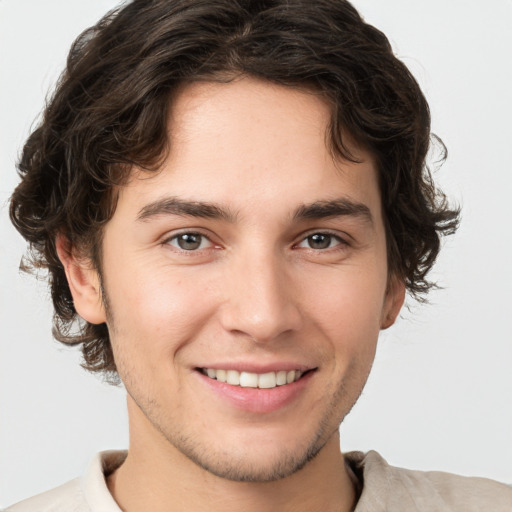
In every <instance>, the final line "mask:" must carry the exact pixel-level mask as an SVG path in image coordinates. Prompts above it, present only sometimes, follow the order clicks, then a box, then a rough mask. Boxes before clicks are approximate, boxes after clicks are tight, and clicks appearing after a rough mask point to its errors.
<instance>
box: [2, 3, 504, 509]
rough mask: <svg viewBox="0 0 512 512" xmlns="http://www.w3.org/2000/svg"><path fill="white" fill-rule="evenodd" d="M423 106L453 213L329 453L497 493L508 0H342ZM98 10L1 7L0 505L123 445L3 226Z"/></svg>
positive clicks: (120, 430) (116, 406)
mask: <svg viewBox="0 0 512 512" xmlns="http://www.w3.org/2000/svg"><path fill="white" fill-rule="evenodd" d="M354 3H355V5H356V7H358V8H359V9H360V11H361V12H362V14H363V15H364V16H365V17H366V19H367V20H368V21H369V22H371V23H373V24H375V25H376V26H377V27H379V28H381V29H382V30H383V31H384V32H385V33H386V34H387V35H388V36H389V38H390V40H391V42H392V44H393V46H394V48H395V50H396V52H397V53H398V55H399V56H400V57H401V58H402V59H403V60H404V61H405V62H406V64H407V65H408V66H409V67H410V68H411V69H412V71H413V73H414V74H415V76H416V77H417V79H418V80H419V82H420V83H421V85H422V87H423V88H424V90H425V92H426V94H427V97H428V99H429V101H430V104H431V108H432V117H433V128H434V131H435V132H436V133H438V134H439V135H440V136H441V137H442V138H443V139H444V140H445V142H446V144H447V146H448V148H449V159H448V162H447V163H446V164H445V165H444V166H443V167H442V169H441V171H440V172H439V173H438V175H437V177H438V180H439V181H440V183H441V184H442V185H443V186H444V187H445V188H446V190H447V191H448V192H449V194H450V195H451V197H452V198H454V199H455V200H457V201H459V202H460V203H461V204H462V206H463V224H462V226H461V229H460V232H459V233H458V235H457V236H456V237H455V238H454V239H453V240H449V241H448V242H447V243H446V244H445V247H444V253H443V254H442V257H441V258H440V260H439V264H438V266H437V270H436V277H437V278H438V279H439V281H440V283H441V284H442V285H444V287H445V289H444V290H443V291H439V292H436V293H434V294H432V297H431V300H432V305H430V306H415V305H413V306H412V311H411V312H407V311H405V312H404V313H403V314H402V317H401V319H400V320H399V322H398V325H396V326H395V327H393V328H392V329H390V330H389V331H387V332H386V333H384V334H383V336H382V338H381V342H380V348H379V352H378V356H377V360H376V363H375V366H374V371H373V374H372V376H371V378H370V381H369V383H368V385H367V387H366V390H365V392H364V394H363V397H362V399H361V401H360V403H359V404H358V405H357V406H356V407H355V409H354V411H353V412H352V414H351V415H350V416H349V418H348V419H347V420H346V422H345V423H344V425H343V426H342V448H343V450H345V451H347V450H352V449H361V450H368V449H377V450H379V451H380V452H381V453H382V454H383V455H384V456H385V457H386V458H387V459H388V460H389V461H390V462H391V463H393V464H396V465H401V466H406V467H412V468H418V469H434V468H435V469H441V470H446V471H452V472H457V473H462V474H467V475H473V474H475V475H482V476H487V477H491V478H495V479H499V480H502V481H507V482H509V483H512V315H511V313H512V258H511V252H512V229H511V227H510V224H511V221H512V201H510V197H511V195H512V169H511V162H512V131H511V118H512V108H511V99H510V88H511V83H512V72H511V64H510V62H511V55H510V50H511V48H512V31H511V30H510V27H511V26H512V1H511V0H490V1H489V2H486V3H483V2H481V1H476V0H450V1H447V0H430V1H428V2H425V1H419V0H386V1H385V2H384V1H382V0H356V1H355V2H354ZM115 5H116V2H115V1H113V0H94V1H91V2H84V1H83V0H60V1H59V0H45V1H40V0H0V73H1V74H0V102H1V104H0V105H1V116H0V130H1V131H0V215H1V217H0V230H1V231H0V244H1V253H0V257H1V265H0V272H1V274H0V326H1V327H0V336H1V338H0V507H2V506H6V505H7V504H10V503H11V502H13V501H17V500H19V499H21V498H23V497H26V496H28V495H32V494H34V493H37V492H40V491H42V490H44V489H46V488H49V487H52V486H55V485H57V484H59V483H61V482H63V481H65V480H67V479H70V478H72V477H74V476H76V475H79V474H81V473H82V471H83V469H84V467H85V465H86V463H87V461H88V459H89V458H90V456H91V455H92V454H93V453H94V452H96V451H98V450H102V449H107V448H122V447H125V446H126V444H127V429H126V412H125V404H124V394H123V390H122V389H115V388H112V387H109V386H107V385H104V384H102V383H101V382H99V381H98V379H97V378H95V377H93V376H91V375H88V374H86V373H85V372H84V371H83V370H81V369H80V367H79V357H78V354H77V352H76V351H74V350H73V349H66V348H65V347H61V346H60V345H59V344H57V343H56V342H55V341H53V340H52V337H51V334H50V328H51V313H52V311H51V307H50V304H49V301H48V293H47V290H46V286H45V285H44V283H37V282H36V280H35V279H33V278H31V277H30V276H20V275H19V273H18V270H17V269H18V264H19V259H20V256H21V255H22V253H23V251H24V247H25V245H24V242H23V241H22V239H21V237H20V236H19V235H18V234H17V233H16V232H15V231H14V229H13V228H12V227H11V226H10V224H9V221H8V219H7V208H6V204H7V199H8V197H9V195H10V193H11V191H12V189H13V188H14V186H15V184H16V182H17V177H16V173H15V168H14V161H15V159H16V155H17V153H18V151H19V149H20V147H21V144H22V141H23V140H24V138H25V137H26V136H27V134H28V131H29V129H30V126H31V123H32V122H33V120H34V119H35V117H36V115H37V113H38V112H39V111H40V109H41V107H42V104H43V100H44V97H45V94H46V93H47V90H48V89H49V87H50V86H51V85H52V84H53V83H54V81H55V79H56V77H57V76H58V73H59V71H60V70H61V68H62V67H63V64H64V60H65V56H66V53H67V49H68V48H69V45H70V44H71V42H72V40H73V39H74V37H75V36H76V35H78V33H79V32H80V31H81V30H82V29H84V28H86V27H87V26H89V25H90V24H92V23H93V22H95V21H96V20H97V19H98V18H99V17H100V15H102V14H103V13H104V12H106V11H107V10H108V9H110V8H112V7H113V6H115Z"/></svg>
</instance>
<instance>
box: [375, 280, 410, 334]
mask: <svg viewBox="0 0 512 512" xmlns="http://www.w3.org/2000/svg"><path fill="white" fill-rule="evenodd" d="M404 301H405V283H404V282H403V281H402V280H401V279H398V278H396V277H391V278H390V279H389V283H388V288H387V290H386V299H385V301H384V308H383V309H382V318H381V324H380V328H381V329H387V328H388V327H391V326H392V325H393V324H394V323H395V320H396V318H397V316H398V314H399V313H400V310H401V309H402V306H403V305H404Z"/></svg>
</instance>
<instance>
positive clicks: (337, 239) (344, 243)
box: [163, 231, 350, 254]
mask: <svg viewBox="0 0 512 512" xmlns="http://www.w3.org/2000/svg"><path fill="white" fill-rule="evenodd" d="M318 235H320V236H324V237H326V238H328V239H329V246H328V247H324V248H320V249H319V248H316V249H315V248H314V247H304V249H307V250H310V251H314V252H326V251H328V250H340V249H343V248H345V247H347V246H349V245H350V244H349V243H348V242H347V241H346V240H345V239H344V238H342V237H340V236H339V235H338V234H334V233H331V232H329V231H314V232H310V233H309V234H307V235H305V236H303V237H302V238H301V240H300V241H299V243H297V244H294V246H293V248H294V249H295V248H301V244H303V243H307V242H308V239H311V238H312V237H314V236H318ZM185 236H190V237H198V238H200V242H199V246H198V247H196V248H190V249H185V248H183V247H180V246H179V245H178V244H179V242H178V240H179V239H180V237H185ZM205 240H206V241H207V242H208V243H209V244H210V245H209V247H203V248H201V245H202V244H203V242H204V241H205ZM173 241H176V245H175V244H173V243H172V242H173ZM333 241H335V242H336V244H335V245H334V246H331V243H332V242H333ZM185 243H186V242H185ZM163 245H171V246H173V247H174V248H175V249H176V250H178V251H180V252H183V253H190V254H191V253H194V252H198V251H200V250H207V249H211V248H212V247H214V246H215V245H214V243H213V242H212V241H211V239H210V238H209V237H208V236H207V235H205V234H204V233H201V232H198V231H183V232H181V233H177V234H174V235H172V236H171V237H168V238H166V239H165V240H164V241H163ZM339 246H341V247H339Z"/></svg>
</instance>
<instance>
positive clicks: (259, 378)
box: [197, 368, 313, 389]
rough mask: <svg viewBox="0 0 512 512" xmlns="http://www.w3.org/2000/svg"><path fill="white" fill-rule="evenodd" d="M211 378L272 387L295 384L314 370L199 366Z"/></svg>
mask: <svg viewBox="0 0 512 512" xmlns="http://www.w3.org/2000/svg"><path fill="white" fill-rule="evenodd" d="M197 370H198V371H199V372H201V373H202V374H203V375H206V376H207V377H209V378H210V379H213V380H217V381H219V382H222V383H226V384H229V385H231V386H238V387H242V388H259V389H272V388H276V387H278V386H286V385H288V384H293V383H294V382H297V381H298V380H300V379H302V378H303V377H304V376H305V375H307V374H308V373H310V372H311V371H313V370H306V371H301V370H288V371H287V370H280V371H276V372H266V373H252V372H245V371H241V372H240V371H237V370H223V369H216V368H197Z"/></svg>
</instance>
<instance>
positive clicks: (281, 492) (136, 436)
mask: <svg viewBox="0 0 512 512" xmlns="http://www.w3.org/2000/svg"><path fill="white" fill-rule="evenodd" d="M107 484H108V487H109V489H110V492H111V493H112V495H113V497H114V499H115V500H116V501H117V503H118V504H119V505H120V507H121V509H122V510H123V511H125V512H136V511H140V510H151V511H152V512H164V511H165V512H167V511H169V510H171V509H172V511H173V512H185V511H186V512H189V511H190V510H194V511H195V512H203V511H204V512H206V511H211V510H222V511H223V512H235V511H236V512H238V511H239V510H244V512H261V510H266V511H269V512H272V511H276V512H277V511H279V512H291V511H293V512H301V511H304V512H306V511H308V512H309V511H311V510H322V511H323V512H331V511H332V512H349V511H350V510H352V509H353V506H354V502H355V491H354V487H353V483H352V480H351V478H350V475H349V473H348V471H347V468H346V466H345V463H344V459H343V455H342V454H341V452H340V448H339V435H338V433H337V432H336V433H334V434H333V435H332V436H331V437H330V438H329V440H328V441H327V443H326V444H325V446H324V447H323V448H322V450H321V451H320V452H319V453H318V455H317V456H316V457H315V458H314V459H313V460H311V461H310V462H308V463H307V464H306V466H304V467H303V468H302V469H301V470H299V471H297V472H296V473H294V474H292V475H290V476H288V477H286V478H282V479H280V480H276V481H272V482H234V481H231V480H227V479H224V478H221V477H218V476H216V475H213V474H212V473H210V472H208V471H206V470H204V469H202V468H201V467H199V466H197V465H196V464H195V463H194V462H192V461H190V459H188V458H187V457H186V456H184V455H183V454H182V453H181V452H180V451H178V450H177V449H176V448H175V447H174V446H172V445H171V444H170V443H169V442H168V441H166V440H165V439H164V438H163V437H162V436H161V435H160V434H157V435H156V436H148V435H147V432H141V431H138V430H137V429H136V428H133V426H132V425H131V428H130V449H129V451H128V456H127V458H126V460H125V462H124V463H123V464H122V466H120V467H119V468H118V469H117V470H116V471H115V472H114V473H113V474H112V475H110V476H109V477H108V480H107Z"/></svg>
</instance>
